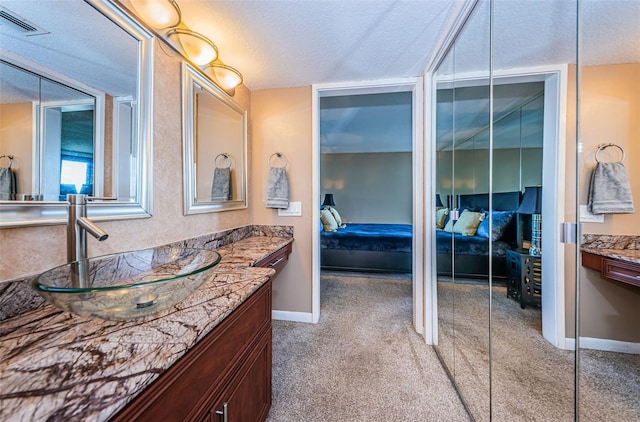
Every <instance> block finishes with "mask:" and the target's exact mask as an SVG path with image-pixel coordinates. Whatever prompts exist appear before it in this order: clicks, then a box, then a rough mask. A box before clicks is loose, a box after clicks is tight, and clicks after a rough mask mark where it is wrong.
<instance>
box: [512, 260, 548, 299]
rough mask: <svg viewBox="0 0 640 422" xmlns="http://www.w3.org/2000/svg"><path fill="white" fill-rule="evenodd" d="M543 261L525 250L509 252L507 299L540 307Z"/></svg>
mask: <svg viewBox="0 0 640 422" xmlns="http://www.w3.org/2000/svg"><path fill="white" fill-rule="evenodd" d="M541 295H542V259H541V258H540V257H539V256H531V255H529V251H527V250H525V249H516V250H507V297H511V298H513V299H515V300H517V301H519V302H520V307H521V308H522V309H524V307H525V306H526V305H535V306H540V304H541Z"/></svg>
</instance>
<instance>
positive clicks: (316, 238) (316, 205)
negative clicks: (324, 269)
mask: <svg viewBox="0 0 640 422" xmlns="http://www.w3.org/2000/svg"><path fill="white" fill-rule="evenodd" d="M320 94H321V88H320V87H318V86H317V85H312V86H311V192H312V197H311V218H313V220H312V221H313V222H316V223H317V222H318V221H320V100H319V99H320ZM311 226H312V227H313V230H311V233H312V235H311V315H312V318H311V322H313V323H314V324H315V323H317V322H318V321H319V320H320V232H319V231H318V230H317V229H316V226H317V224H311Z"/></svg>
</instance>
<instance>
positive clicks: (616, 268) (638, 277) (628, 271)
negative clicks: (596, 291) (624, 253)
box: [602, 258, 640, 287]
mask: <svg viewBox="0 0 640 422" xmlns="http://www.w3.org/2000/svg"><path fill="white" fill-rule="evenodd" d="M602 275H603V276H605V277H608V278H610V279H612V280H617V281H622V282H623V283H629V284H633V285H634V286H639V287H640V265H638V264H633V263H630V262H623V261H618V260H614V259H608V258H603V259H602Z"/></svg>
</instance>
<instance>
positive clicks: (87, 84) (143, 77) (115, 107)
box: [0, 0, 153, 227]
mask: <svg viewBox="0 0 640 422" xmlns="http://www.w3.org/2000/svg"><path fill="white" fill-rule="evenodd" d="M0 6H2V7H3V8H6V9H7V10H6V12H7V13H10V14H12V15H14V16H17V18H18V19H19V20H26V21H28V22H30V23H32V24H34V26H35V27H37V28H39V29H40V30H41V31H40V32H38V33H37V34H35V35H30V36H25V34H24V33H20V31H19V30H18V29H17V28H13V27H12V26H10V25H3V26H2V27H0V37H2V46H1V49H0V58H1V59H2V63H1V67H0V88H1V96H0V107H2V111H3V113H2V118H1V121H0V125H1V133H0V154H5V155H12V156H13V157H14V160H13V165H12V170H13V171H14V173H15V174H16V176H17V177H16V180H17V183H16V184H17V189H16V193H17V195H15V199H17V201H15V202H13V201H12V203H9V202H4V203H2V204H0V217H1V218H0V225H1V226H3V227H6V226H12V227H17V226H27V225H38V224H52V223H57V222H62V221H64V215H63V214H64V212H63V211H64V209H61V208H60V207H56V205H57V204H53V202H57V201H63V200H65V199H66V194H67V193H76V192H80V193H87V194H89V195H93V196H98V197H107V198H109V199H113V200H115V201H109V203H101V204H98V203H95V204H94V206H93V207H92V208H93V211H92V210H90V211H89V212H90V214H93V217H94V218H97V219H108V218H109V217H116V216H123V215H126V216H128V217H131V218H135V217H147V216H149V212H150V210H151V190H150V186H146V185H145V184H146V183H150V181H151V177H150V175H151V173H150V171H151V163H149V162H147V161H146V160H148V158H149V157H150V154H149V148H150V145H151V143H150V142H151V138H150V136H151V130H150V129H151V100H152V82H153V81H152V76H153V62H152V58H153V41H152V40H153V38H152V35H151V34H150V33H149V32H148V31H147V30H146V29H144V28H143V27H142V26H140V25H139V24H138V23H137V22H135V21H134V20H133V19H131V18H130V17H129V16H128V15H127V14H126V13H124V12H123V11H122V10H121V9H120V8H119V7H118V6H117V5H116V4H114V3H112V2H110V1H109V0H87V1H85V2H36V1H32V0H25V1H20V2H15V1H11V2H7V1H5V0H0ZM56 16H58V17H59V16H65V18H64V19H56V18H55V17H56ZM87 28H90V30H87ZM80 36H81V38H80ZM7 110H10V112H11V115H9V112H7ZM23 197H24V199H25V200H33V199H35V200H41V201H42V202H41V203H40V204H32V205H31V206H28V207H27V206H26V205H27V204H21V202H22V201H21V199H23Z"/></svg>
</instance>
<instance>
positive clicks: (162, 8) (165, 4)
mask: <svg viewBox="0 0 640 422" xmlns="http://www.w3.org/2000/svg"><path fill="white" fill-rule="evenodd" d="M131 5H132V6H133V8H134V9H135V11H136V13H137V14H138V16H140V17H141V18H142V19H143V20H144V21H145V22H146V23H148V24H149V25H150V26H152V27H154V28H156V29H166V28H173V27H175V26H178V25H179V24H180V20H181V16H180V9H179V8H178V5H177V4H176V2H175V1H174V0H131Z"/></svg>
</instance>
